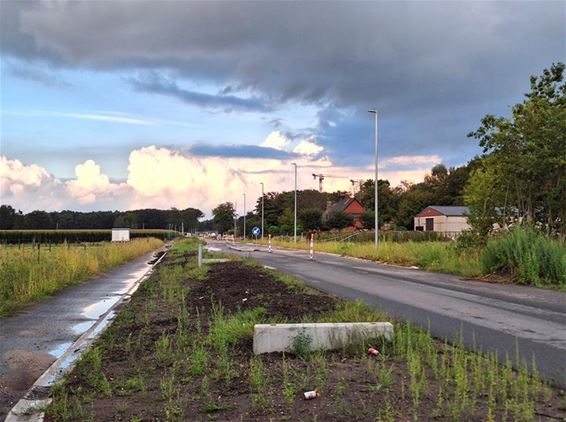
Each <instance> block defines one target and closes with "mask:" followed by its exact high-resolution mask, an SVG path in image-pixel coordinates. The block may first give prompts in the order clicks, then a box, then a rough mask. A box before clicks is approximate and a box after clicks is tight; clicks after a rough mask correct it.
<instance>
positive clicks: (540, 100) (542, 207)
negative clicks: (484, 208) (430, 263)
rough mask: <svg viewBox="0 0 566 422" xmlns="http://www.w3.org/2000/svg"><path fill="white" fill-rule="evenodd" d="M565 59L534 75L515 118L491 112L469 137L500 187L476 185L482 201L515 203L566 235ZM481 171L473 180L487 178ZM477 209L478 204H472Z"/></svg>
mask: <svg viewBox="0 0 566 422" xmlns="http://www.w3.org/2000/svg"><path fill="white" fill-rule="evenodd" d="M564 69H565V65H564V64H563V63H558V64H553V65H552V66H551V68H550V69H545V70H544V71H543V74H542V75H541V76H532V77H531V91H530V92H529V93H527V94H525V100H524V101H523V102H522V103H521V104H516V105H515V106H513V107H512V113H511V117H509V118H505V117H496V116H493V115H486V116H485V117H484V118H483V119H482V120H481V126H480V127H479V128H478V129H477V130H476V131H474V132H471V133H469V134H468V136H469V137H471V138H475V139H477V140H478V142H479V145H480V146H481V147H482V148H483V152H484V156H483V157H482V165H483V168H484V170H485V172H487V173H488V174H490V175H491V177H493V179H494V180H493V183H494V185H495V186H497V187H498V188H497V193H498V201H497V202H494V201H493V198H489V197H488V196H489V195H492V193H490V190H489V189H486V190H484V191H481V190H478V189H475V193H476V196H478V195H479V196H478V197H477V198H476V202H479V203H480V204H481V203H483V202H486V201H491V202H492V205H493V206H497V207H505V206H507V205H510V206H512V207H513V208H514V209H515V210H516V212H517V213H518V215H519V217H521V218H522V220H523V221H525V222H532V223H536V224H539V225H541V226H542V227H545V228H546V229H547V231H548V232H549V233H560V234H561V235H562V236H564V235H566V176H565V172H564V168H565V166H566V148H565V147H564V145H566V83H565V82H564ZM483 174H484V173H482V172H475V173H474V176H473V178H472V180H471V181H470V183H472V184H473V183H476V184H480V183H479V182H477V181H475V180H473V179H474V178H481V177H483ZM470 206H471V207H476V206H477V204H474V203H473V202H470Z"/></svg>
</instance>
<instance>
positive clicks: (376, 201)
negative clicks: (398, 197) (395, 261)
mask: <svg viewBox="0 0 566 422" xmlns="http://www.w3.org/2000/svg"><path fill="white" fill-rule="evenodd" d="M368 112H369V113H372V114H373V115H374V116H375V151H374V153H375V154H374V158H375V179H374V180H375V182H374V188H375V247H376V248H377V247H378V246H379V207H378V206H379V195H378V189H377V185H378V182H377V180H378V179H377V110H368Z"/></svg>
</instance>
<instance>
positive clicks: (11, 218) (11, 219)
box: [0, 205, 22, 230]
mask: <svg viewBox="0 0 566 422" xmlns="http://www.w3.org/2000/svg"><path fill="white" fill-rule="evenodd" d="M21 216H22V212H21V211H16V210H15V209H14V208H12V207H11V206H10V205H2V206H0V229H2V230H10V229H13V228H15V226H17V222H18V220H19V219H21Z"/></svg>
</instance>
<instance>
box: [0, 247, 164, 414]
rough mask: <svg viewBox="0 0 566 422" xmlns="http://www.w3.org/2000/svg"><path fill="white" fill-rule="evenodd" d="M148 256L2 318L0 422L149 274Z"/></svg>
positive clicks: (0, 336) (0, 338) (0, 326)
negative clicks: (64, 355) (56, 361)
mask: <svg viewBox="0 0 566 422" xmlns="http://www.w3.org/2000/svg"><path fill="white" fill-rule="evenodd" d="M152 255H153V252H152V253H149V254H146V255H144V256H142V257H140V258H138V259H136V260H134V261H132V262H130V263H127V264H125V265H123V266H121V267H118V268H115V269H113V270H110V271H108V273H106V274H105V275H104V276H101V277H97V278H95V279H92V280H90V281H87V282H85V283H82V284H79V285H77V286H72V287H68V288H66V289H64V290H62V291H61V292H59V293H57V294H56V295H55V296H54V297H53V298H50V299H48V300H46V301H45V302H42V303H40V304H38V305H34V306H32V307H30V308H28V309H26V310H25V311H22V312H19V313H17V314H16V315H14V316H10V317H5V318H0V420H4V417H5V416H6V415H7V413H8V412H9V410H10V408H11V407H12V406H14V404H15V403H16V402H17V401H18V400H19V399H20V398H22V396H23V395H24V394H25V393H26V391H27V390H28V389H29V388H30V387H31V386H32V385H33V383H34V382H35V380H36V379H37V378H38V377H39V376H40V375H41V374H42V373H43V372H44V371H45V370H47V369H48V368H49V367H50V366H51V364H52V363H53V362H54V361H55V360H56V359H58V358H59V357H60V356H62V355H63V353H65V352H66V351H67V349H68V348H69V347H70V346H71V344H73V342H74V341H75V340H77V339H78V338H79V337H80V336H81V335H82V334H83V333H85V332H86V331H87V330H89V329H90V328H91V327H92V326H93V325H94V324H96V323H98V322H99V319H100V318H101V317H102V316H103V315H106V316H107V317H108V315H107V314H108V311H109V310H110V309H111V308H112V306H114V305H115V304H116V303H117V302H118V301H120V300H122V299H123V298H124V296H125V295H127V294H131V292H132V289H134V288H135V285H136V283H137V282H138V281H139V280H140V279H141V278H142V277H143V276H144V275H145V274H146V273H147V272H148V271H149V270H150V269H151V267H152V266H151V265H150V264H148V261H149V260H150V259H151V257H152Z"/></svg>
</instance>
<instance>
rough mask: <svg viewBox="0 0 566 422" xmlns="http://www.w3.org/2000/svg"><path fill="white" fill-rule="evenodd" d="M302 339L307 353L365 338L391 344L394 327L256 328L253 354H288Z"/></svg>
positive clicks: (380, 324) (348, 324) (319, 325)
mask: <svg viewBox="0 0 566 422" xmlns="http://www.w3.org/2000/svg"><path fill="white" fill-rule="evenodd" d="M301 337H302V338H304V339H305V342H306V344H307V345H308V347H309V348H310V350H321V349H322V350H335V349H340V348H342V347H343V346H347V345H349V344H352V343H355V342H357V341H360V340H364V339H367V338H373V337H376V338H377V337H384V338H385V339H387V340H392V339H393V325H392V324H391V323H389V322H339V323H307V324H256V325H255V327H254V353H255V354H256V355H258V354H261V353H271V352H290V351H291V350H292V348H293V343H294V342H295V341H297V340H296V339H300V338H301Z"/></svg>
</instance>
